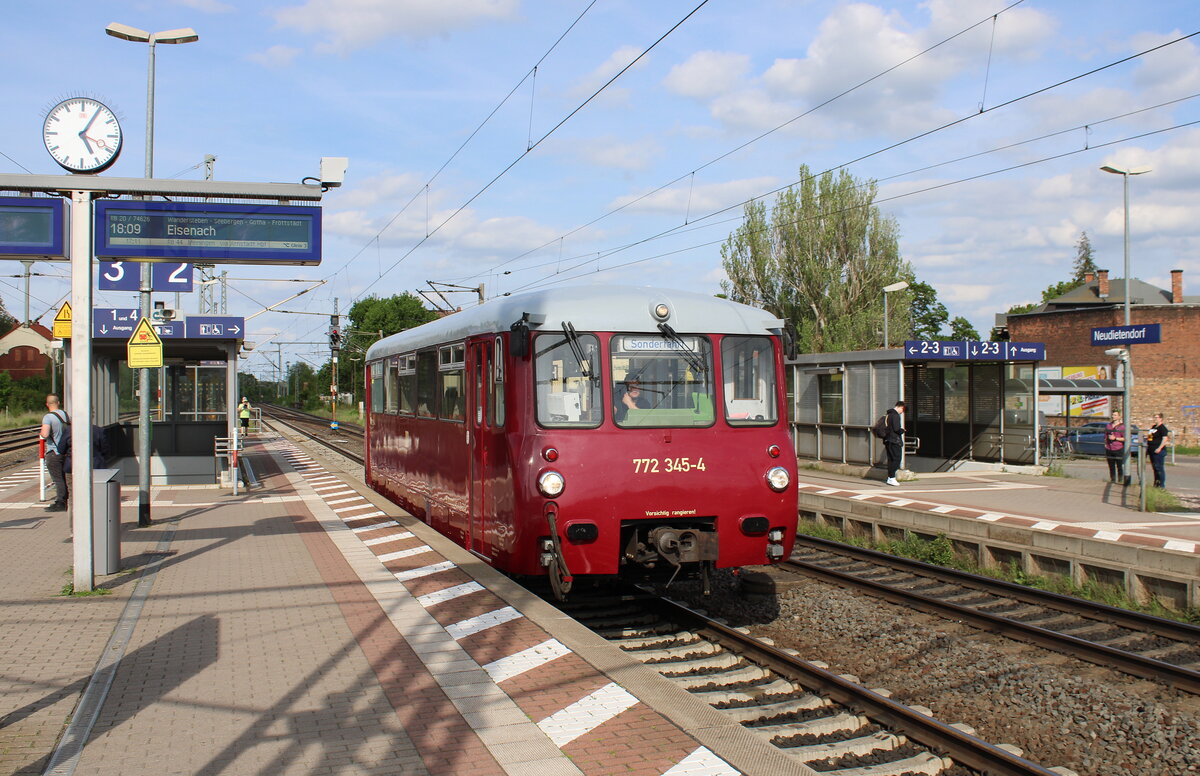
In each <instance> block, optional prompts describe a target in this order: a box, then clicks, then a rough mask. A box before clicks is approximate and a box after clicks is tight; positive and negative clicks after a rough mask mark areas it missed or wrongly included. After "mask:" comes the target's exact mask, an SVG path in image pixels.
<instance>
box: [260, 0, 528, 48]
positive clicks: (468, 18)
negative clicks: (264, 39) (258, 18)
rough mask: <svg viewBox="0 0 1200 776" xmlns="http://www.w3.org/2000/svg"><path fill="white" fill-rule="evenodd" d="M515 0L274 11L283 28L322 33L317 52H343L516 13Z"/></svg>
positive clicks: (351, 0) (326, 2)
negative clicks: (383, 41) (323, 38)
mask: <svg viewBox="0 0 1200 776" xmlns="http://www.w3.org/2000/svg"><path fill="white" fill-rule="evenodd" d="M519 5H520V1H519V0H438V2H428V0H308V1H307V2H306V3H304V4H303V5H298V6H292V7H290V8H283V9H280V10H278V11H276V12H275V19H276V21H278V22H279V24H280V25H281V26H284V27H292V28H295V29H298V30H300V31H301V32H305V33H309V34H318V35H323V36H326V39H325V40H324V41H323V42H321V43H319V44H318V46H317V50H318V51H322V52H332V53H338V54H346V53H349V52H350V51H354V50H355V49H360V48H364V47H366V46H370V45H371V44H373V43H375V42H377V41H380V40H383V39H385V38H388V37H391V36H402V37H408V38H426V37H432V36H436V35H446V34H448V33H450V32H452V31H454V30H458V29H462V28H464V27H470V26H474V25H477V24H481V23H485V22H491V21H505V20H510V19H513V18H515V17H516V13H517V9H518V6H519Z"/></svg>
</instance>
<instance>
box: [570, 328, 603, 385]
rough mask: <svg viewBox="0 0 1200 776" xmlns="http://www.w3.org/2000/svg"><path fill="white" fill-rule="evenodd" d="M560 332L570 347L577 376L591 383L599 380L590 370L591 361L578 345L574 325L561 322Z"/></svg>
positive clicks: (593, 370) (577, 335)
mask: <svg viewBox="0 0 1200 776" xmlns="http://www.w3.org/2000/svg"><path fill="white" fill-rule="evenodd" d="M562 330H563V337H564V338H565V339H566V340H567V344H568V345H570V346H571V353H573V354H574V355H575V361H576V362H578V364H579V374H581V375H583V376H584V377H586V378H588V379H589V380H592V381H597V380H599V379H600V378H599V376H598V375H597V374H596V370H595V369H593V368H592V362H591V360H590V359H589V358H588V357H587V356H585V355H584V354H583V346H582V345H580V344H579V333H578V332H576V331H575V324H573V323H571V322H570V321H563V325H562Z"/></svg>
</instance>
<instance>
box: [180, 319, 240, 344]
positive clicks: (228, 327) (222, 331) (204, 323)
mask: <svg viewBox="0 0 1200 776" xmlns="http://www.w3.org/2000/svg"><path fill="white" fill-rule="evenodd" d="M184 331H185V334H186V336H187V338H188V339H241V338H242V335H243V334H244V333H245V331H246V319H245V318H241V317H237V316H233V315H190V316H188V317H187V319H186V320H185V321H184Z"/></svg>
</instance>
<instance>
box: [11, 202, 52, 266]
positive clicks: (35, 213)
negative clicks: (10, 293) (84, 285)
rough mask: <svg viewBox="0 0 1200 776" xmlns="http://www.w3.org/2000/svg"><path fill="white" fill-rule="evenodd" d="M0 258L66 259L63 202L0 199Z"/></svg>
mask: <svg viewBox="0 0 1200 776" xmlns="http://www.w3.org/2000/svg"><path fill="white" fill-rule="evenodd" d="M0 256H9V257H18V258H22V257H28V256H43V257H46V258H52V259H64V258H66V256H67V250H66V207H65V206H64V205H63V201H62V200H61V199H57V198H56V199H50V198H41V197H0Z"/></svg>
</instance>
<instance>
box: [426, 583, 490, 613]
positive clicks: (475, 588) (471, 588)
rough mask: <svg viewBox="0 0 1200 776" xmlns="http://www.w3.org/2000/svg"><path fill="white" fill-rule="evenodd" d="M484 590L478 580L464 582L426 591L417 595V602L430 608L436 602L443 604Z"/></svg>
mask: <svg viewBox="0 0 1200 776" xmlns="http://www.w3.org/2000/svg"><path fill="white" fill-rule="evenodd" d="M480 590H483V585H481V584H479V583H478V582H474V581H471V582H463V583H462V584H461V585H455V586H454V587H448V588H446V589H445V590H438V591H436V592H433V593H426V594H425V595H422V596H417V603H419V604H420V605H421V606H424V607H425V608H426V609H428V608H429V607H431V606H434V605H436V604H442V603H445V602H446V601H453V600H454V599H455V598H461V597H462V596H464V595H470V594H471V593H476V592H479V591H480Z"/></svg>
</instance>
